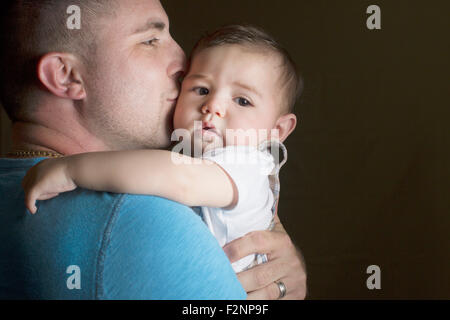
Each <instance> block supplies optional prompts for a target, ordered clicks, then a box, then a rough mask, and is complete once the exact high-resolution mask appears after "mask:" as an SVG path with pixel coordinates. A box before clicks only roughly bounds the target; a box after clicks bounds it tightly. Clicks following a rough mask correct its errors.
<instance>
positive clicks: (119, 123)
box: [82, 0, 185, 150]
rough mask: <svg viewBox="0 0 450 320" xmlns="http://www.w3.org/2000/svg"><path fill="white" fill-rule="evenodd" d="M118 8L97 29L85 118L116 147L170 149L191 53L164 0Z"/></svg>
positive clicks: (134, 0)
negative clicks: (173, 30) (176, 36)
mask: <svg viewBox="0 0 450 320" xmlns="http://www.w3.org/2000/svg"><path fill="white" fill-rule="evenodd" d="M116 6H117V8H115V14H111V15H109V16H108V17H107V18H103V20H102V21H99V24H100V27H99V30H96V33H97V38H98V39H97V50H96V53H95V57H94V59H95V60H94V63H93V67H92V69H91V70H89V75H88V76H87V81H86V90H87V99H86V108H84V110H83V111H82V112H84V115H83V118H84V119H85V121H86V122H87V126H88V128H89V130H90V131H91V132H92V133H93V134H94V135H96V136H97V137H99V138H100V139H102V140H103V141H104V142H105V143H106V144H107V145H108V146H109V147H110V148H111V149H114V150H121V149H131V148H162V147H166V146H168V145H169V134H170V132H171V130H172V115H173V110H174V107H175V103H176V98H177V97H178V93H179V85H178V77H179V75H180V72H182V71H183V70H184V69H183V68H184V64H185V55H184V53H183V51H182V49H181V48H180V47H179V46H178V44H177V43H176V42H175V41H174V40H173V39H172V37H171V35H170V33H169V20H168V17H167V15H166V13H165V11H164V9H163V7H162V6H161V4H160V2H159V1H157V0H127V1H118V4H117V5H116Z"/></svg>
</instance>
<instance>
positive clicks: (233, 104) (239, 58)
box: [174, 45, 282, 149]
mask: <svg viewBox="0 0 450 320" xmlns="http://www.w3.org/2000/svg"><path fill="white" fill-rule="evenodd" d="M279 77H280V68H279V61H278V59H277V58H276V57H274V56H273V55H271V54H262V53H259V52H258V51H257V49H256V50H255V49H251V50H250V49H246V48H243V47H242V46H239V45H222V46H218V47H212V48H208V49H203V50H201V51H200V52H198V53H197V54H196V55H195V56H194V58H193V60H192V64H191V67H190V70H189V73H188V74H187V75H186V77H185V79H184V81H183V85H182V90H181V94H180V98H179V99H178V104H177V107H176V110H175V116H174V126H175V128H176V129H178V128H183V129H188V130H189V131H190V132H191V133H194V132H193V130H194V121H201V122H202V127H201V128H200V129H202V132H201V135H198V134H195V133H194V136H195V137H199V136H201V137H202V146H203V149H205V148H206V147H208V148H209V147H210V145H211V143H214V144H215V145H216V146H217V145H218V144H217V142H218V141H217V139H219V140H220V141H219V142H220V143H219V146H220V145H224V146H225V145H235V144H249V143H250V140H249V139H248V138H243V139H241V140H240V141H241V143H239V141H236V139H231V140H228V139H227V138H230V135H229V133H230V129H231V130H234V132H235V133H237V137H239V136H245V134H246V132H247V133H251V132H253V133H254V135H253V137H256V138H255V139H254V140H252V141H253V142H255V143H259V142H261V141H262V140H265V139H267V136H261V135H260V134H259V133H260V132H261V130H262V131H263V132H267V133H269V132H270V130H271V129H272V128H273V127H274V126H275V124H276V121H277V119H278V116H279V110H280V107H281V95H282V90H281V89H280V85H279V84H278V82H279ZM239 129H241V130H240V131H241V134H239ZM249 129H250V131H247V130H249Z"/></svg>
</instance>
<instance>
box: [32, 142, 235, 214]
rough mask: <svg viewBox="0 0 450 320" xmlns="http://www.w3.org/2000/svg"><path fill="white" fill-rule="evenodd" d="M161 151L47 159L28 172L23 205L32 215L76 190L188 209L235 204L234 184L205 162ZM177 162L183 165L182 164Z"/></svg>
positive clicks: (86, 154)
mask: <svg viewBox="0 0 450 320" xmlns="http://www.w3.org/2000/svg"><path fill="white" fill-rule="evenodd" d="M172 156H173V154H172V152H170V151H165V150H130V151H110V152H92V153H84V154H77V155H73V156H68V157H64V158H58V159H47V160H44V161H42V162H40V163H39V164H37V165H36V166H34V167H33V168H31V169H30V170H29V171H28V173H27V175H26V176H25V178H24V181H23V187H24V189H25V202H26V205H27V208H28V209H29V210H30V212H32V213H35V212H36V206H35V202H36V200H46V199H50V198H52V197H55V196H57V195H58V194H59V193H61V192H66V191H71V190H74V189H75V188H76V187H77V186H79V187H82V188H86V189H93V190H98V191H109V192H116V193H134V194H148V195H155V196H160V197H164V198H168V199H171V200H174V201H177V202H180V203H183V204H185V205H188V206H210V207H228V206H231V205H233V204H235V203H236V202H237V191H236V189H235V185H234V183H233V181H232V179H231V178H230V177H229V176H228V174H227V173H226V172H225V171H224V170H222V168H221V167H220V166H219V165H217V164H215V163H213V162H211V161H209V160H202V159H194V158H191V157H187V156H183V155H179V154H176V155H175V156H176V157H178V159H179V160H182V161H177V163H175V161H173V158H172ZM180 162H181V163H180Z"/></svg>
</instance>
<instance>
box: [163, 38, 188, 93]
mask: <svg viewBox="0 0 450 320" xmlns="http://www.w3.org/2000/svg"><path fill="white" fill-rule="evenodd" d="M171 56H172V57H173V58H172V61H171V62H170V65H169V68H168V69H167V74H168V76H169V77H170V78H172V79H174V80H175V81H176V82H177V84H178V85H179V84H180V82H181V77H182V76H183V75H184V73H185V71H186V55H185V54H184V51H183V49H181V47H180V46H179V45H178V43H176V42H175V40H173V39H172V55H171Z"/></svg>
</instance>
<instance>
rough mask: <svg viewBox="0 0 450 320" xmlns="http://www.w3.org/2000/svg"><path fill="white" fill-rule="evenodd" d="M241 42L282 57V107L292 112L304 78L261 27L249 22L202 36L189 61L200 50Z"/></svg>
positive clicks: (300, 92) (243, 44)
mask: <svg viewBox="0 0 450 320" xmlns="http://www.w3.org/2000/svg"><path fill="white" fill-rule="evenodd" d="M230 44H231V45H234V44H235V45H242V46H245V47H250V48H251V47H255V48H257V49H265V51H267V50H268V51H269V52H270V53H274V54H275V55H277V56H278V57H280V58H281V67H282V70H281V83H280V87H281V88H282V89H283V90H284V92H285V99H284V101H285V103H284V106H281V108H282V110H283V111H285V112H287V113H289V112H293V110H294V105H295V103H296V101H297V100H298V98H299V97H300V95H301V94H302V91H303V79H302V77H301V75H300V73H299V71H298V69H297V66H296V64H295V62H294V60H293V59H292V58H291V56H290V55H289V53H288V52H287V50H286V49H285V48H284V47H282V46H281V45H280V44H279V43H278V42H277V41H275V39H274V38H273V37H272V36H270V35H269V34H268V33H267V32H265V31H264V30H262V29H261V28H258V27H255V26H251V25H227V26H223V27H220V28H219V29H217V30H215V31H213V32H212V33H208V34H206V35H205V36H203V37H202V38H201V39H200V40H199V41H198V42H197V43H196V44H195V46H194V48H193V50H192V52H191V56H190V59H189V61H192V58H193V57H194V55H195V54H196V53H198V52H199V51H201V50H202V49H207V48H212V47H217V46H222V45H230Z"/></svg>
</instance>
